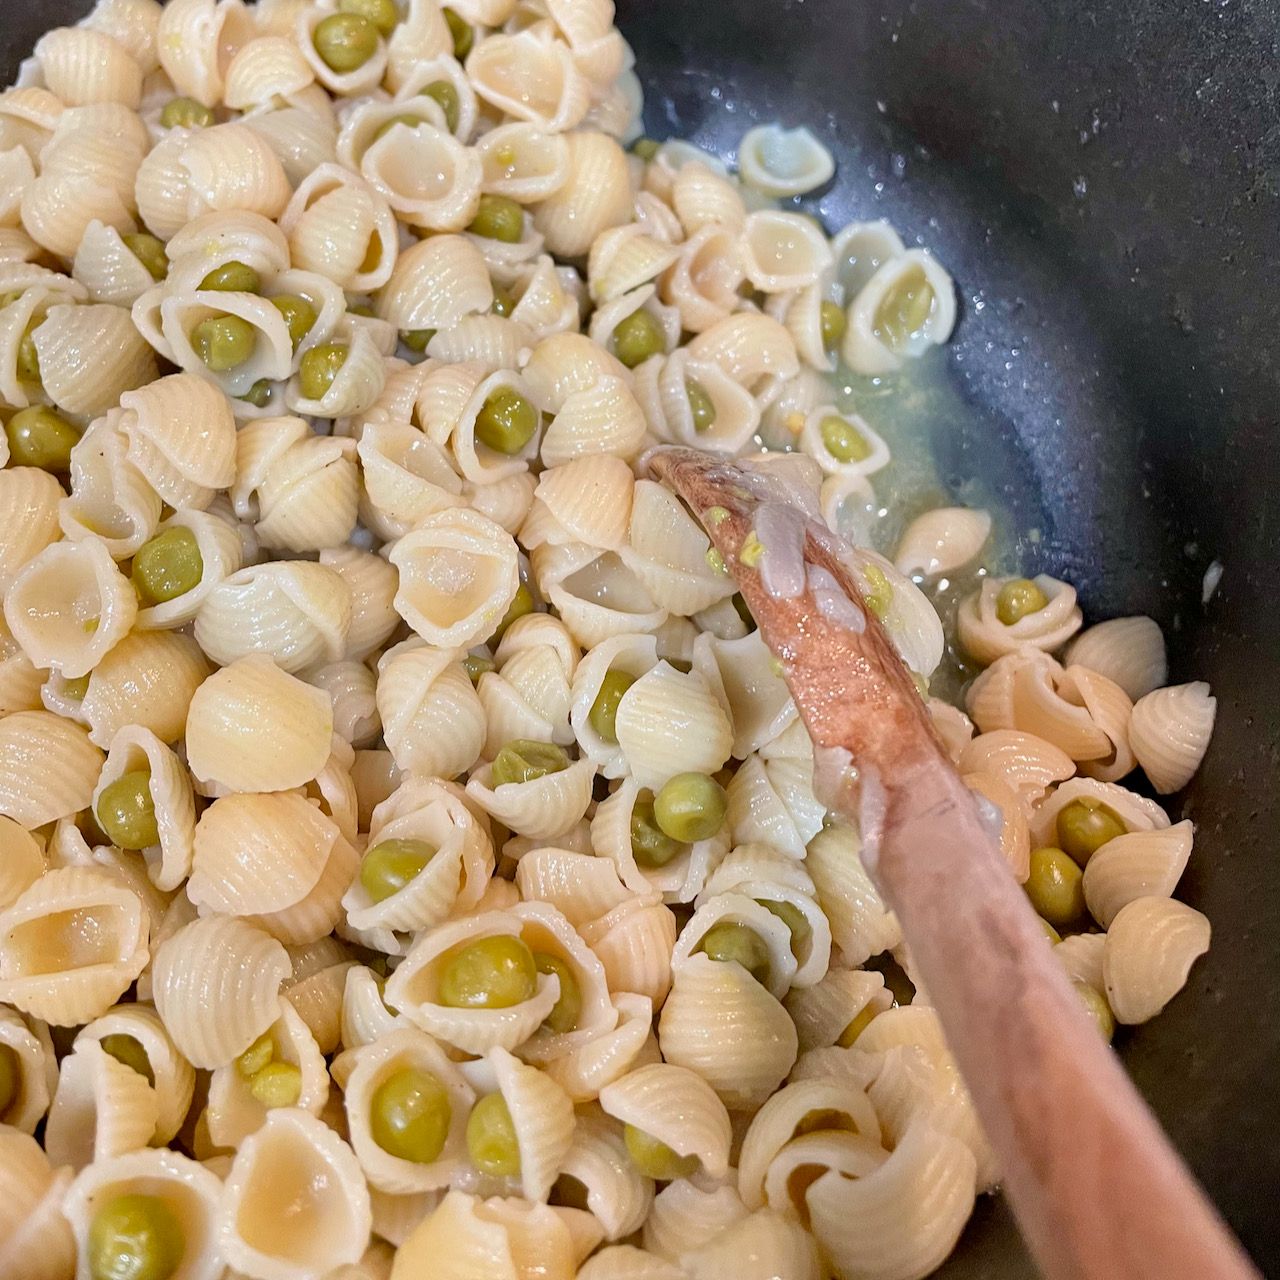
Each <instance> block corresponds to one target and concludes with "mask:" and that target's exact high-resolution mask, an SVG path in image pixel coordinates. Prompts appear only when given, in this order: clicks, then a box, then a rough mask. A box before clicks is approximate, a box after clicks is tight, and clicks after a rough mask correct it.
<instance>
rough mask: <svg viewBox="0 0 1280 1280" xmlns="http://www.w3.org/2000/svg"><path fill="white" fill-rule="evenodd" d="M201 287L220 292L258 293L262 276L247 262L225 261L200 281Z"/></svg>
mask: <svg viewBox="0 0 1280 1280" xmlns="http://www.w3.org/2000/svg"><path fill="white" fill-rule="evenodd" d="M200 288H202V289H214V290H216V291H217V292H219V293H257V292H258V290H259V289H260V288H262V277H261V276H260V275H258V273H257V272H256V271H255V270H254V269H253V268H252V267H251V266H249V264H248V263H246V262H234V261H233V262H224V263H223V264H222V265H221V266H220V267H214V269H213V270H212V271H210V272H209V274H208V275H207V276H205V278H204V279H203V280H201V281H200Z"/></svg>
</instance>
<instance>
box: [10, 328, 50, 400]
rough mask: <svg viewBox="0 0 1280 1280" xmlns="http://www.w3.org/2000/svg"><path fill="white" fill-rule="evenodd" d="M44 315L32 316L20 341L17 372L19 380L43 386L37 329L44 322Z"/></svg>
mask: <svg viewBox="0 0 1280 1280" xmlns="http://www.w3.org/2000/svg"><path fill="white" fill-rule="evenodd" d="M44 319H45V318H44V316H32V318H31V322H30V323H29V324H28V325H27V328H26V331H25V332H24V333H23V335H22V338H21V339H20V340H19V342H18V356H17V363H16V366H15V370H14V371H15V372H16V373H17V375H18V381H19V382H26V383H29V384H31V385H33V386H37V387H39V386H43V385H44V384H43V382H42V381H41V378H40V353H39V352H38V351H37V350H36V336H35V335H36V330H37V329H38V328H39V327H40V326H41V325H42V324H43V323H44Z"/></svg>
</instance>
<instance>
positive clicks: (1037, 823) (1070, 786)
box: [1031, 778, 1169, 846]
mask: <svg viewBox="0 0 1280 1280" xmlns="http://www.w3.org/2000/svg"><path fill="white" fill-rule="evenodd" d="M1073 800H1085V801H1091V800H1092V801H1097V802H1099V803H1101V804H1103V805H1105V806H1106V807H1107V808H1108V809H1110V810H1111V812H1112V813H1114V814H1115V815H1116V817H1117V818H1119V819H1120V821H1121V822H1122V823H1123V824H1124V827H1125V830H1126V831H1160V830H1163V829H1164V828H1165V827H1167V826H1169V816H1168V814H1166V813H1165V811H1164V810H1163V809H1162V808H1161V807H1160V806H1159V805H1158V804H1156V803H1155V801H1153V800H1148V799H1147V798H1146V797H1145V796H1140V795H1137V794H1135V793H1134V792H1132V791H1127V790H1125V788H1124V787H1121V786H1117V785H1116V784H1115V783H1114V782H1097V781H1095V780H1094V779H1092V778H1071V779H1070V780H1069V781H1067V782H1064V783H1062V785H1061V786H1059V787H1057V788H1056V789H1055V790H1054V791H1052V792H1050V793H1049V795H1048V796H1046V797H1045V799H1044V800H1043V802H1042V803H1040V804H1039V805H1037V806H1036V809H1035V812H1034V813H1033V814H1032V815H1031V838H1032V840H1034V841H1035V843H1036V845H1037V846H1041V845H1046V844H1052V843H1053V841H1054V839H1055V836H1056V831H1057V821H1058V815H1059V814H1060V813H1061V812H1062V810H1063V809H1065V808H1066V807H1067V805H1069V804H1070V803H1071V802H1072V801H1073Z"/></svg>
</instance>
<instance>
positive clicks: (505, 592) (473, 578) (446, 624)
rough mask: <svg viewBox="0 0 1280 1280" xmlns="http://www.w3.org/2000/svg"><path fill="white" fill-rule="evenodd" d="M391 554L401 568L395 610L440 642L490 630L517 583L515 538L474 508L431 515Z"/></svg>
mask: <svg viewBox="0 0 1280 1280" xmlns="http://www.w3.org/2000/svg"><path fill="white" fill-rule="evenodd" d="M389 559H390V561H391V563H392V564H393V565H395V567H396V568H397V569H399V570H400V589H399V590H398V591H397V592H396V597H395V607H396V612H397V613H399V614H400V616H401V617H402V618H404V620H405V621H406V622H407V623H408V624H409V625H410V626H411V627H412V628H413V629H414V630H415V631H416V632H417V633H418V635H420V636H421V637H422V638H423V639H424V640H426V641H427V643H428V644H433V645H437V646H439V647H441V648H450V647H464V646H466V645H470V644H474V643H476V642H477V641H479V640H482V639H483V638H484V637H485V636H487V635H489V634H491V633H492V631H493V630H494V628H495V627H496V626H497V624H498V622H499V621H500V620H501V618H502V615H503V614H504V613H505V612H506V610H507V607H508V605H510V603H511V601H512V599H513V598H514V597H515V593H516V588H517V586H518V585H519V570H518V566H517V564H516V544H515V541H514V539H513V538H512V537H511V535H510V534H508V533H507V532H506V531H505V530H504V529H502V528H501V527H500V526H499V525H496V524H494V523H493V521H491V520H488V519H486V518H485V517H484V516H482V515H479V514H477V513H476V512H473V511H465V510H457V511H444V512H440V513H438V514H436V515H433V516H428V517H427V518H426V519H425V520H423V521H422V522H421V523H420V524H419V525H418V527H417V528H416V529H414V531H413V532H412V533H409V534H406V535H405V536H404V537H403V538H401V539H400V541H399V542H397V543H396V544H395V546H394V547H393V548H392V550H391V554H390V556H389Z"/></svg>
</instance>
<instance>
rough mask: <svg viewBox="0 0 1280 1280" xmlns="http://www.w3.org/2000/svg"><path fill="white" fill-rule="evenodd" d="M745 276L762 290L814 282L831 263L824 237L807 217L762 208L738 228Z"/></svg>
mask: <svg viewBox="0 0 1280 1280" xmlns="http://www.w3.org/2000/svg"><path fill="white" fill-rule="evenodd" d="M742 251H743V261H744V267H745V270H746V275H747V279H748V280H750V281H751V283H752V284H753V285H754V286H755V287H756V288H757V289H759V290H761V291H762V292H764V293H783V292H785V291H786V290H788V289H803V288H805V287H807V286H809V285H812V284H816V283H817V282H818V280H819V279H820V278H821V277H822V275H823V273H824V272H826V271H827V270H828V269H829V268H830V267H831V265H832V257H831V249H830V247H829V246H828V244H827V238H826V236H825V235H823V234H822V232H821V231H820V230H819V229H818V227H817V226H816V225H815V224H814V223H813V222H811V221H810V220H809V219H808V218H805V217H803V216H801V215H800V214H796V213H774V212H772V211H768V210H762V211H760V212H758V213H752V214H749V215H748V216H747V220H746V222H745V223H744V225H743V228H742Z"/></svg>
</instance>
